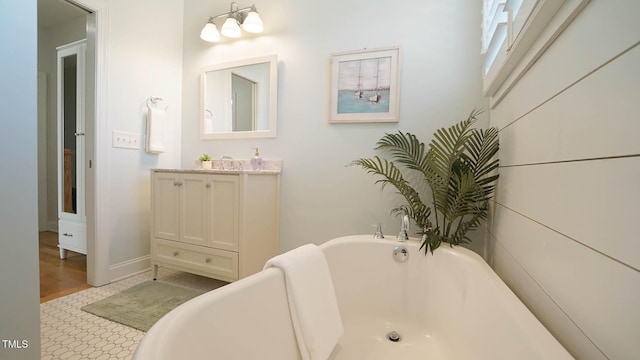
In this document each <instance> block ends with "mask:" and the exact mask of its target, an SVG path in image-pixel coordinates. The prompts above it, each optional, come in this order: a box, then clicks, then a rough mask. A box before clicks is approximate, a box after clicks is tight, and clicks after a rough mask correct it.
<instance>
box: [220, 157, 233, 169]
mask: <svg viewBox="0 0 640 360" xmlns="http://www.w3.org/2000/svg"><path fill="white" fill-rule="evenodd" d="M225 160H229V162H230V165H231V168H230V169H229V170H233V158H232V157H231V156H220V161H219V164H220V170H224V161H225Z"/></svg>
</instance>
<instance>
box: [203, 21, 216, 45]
mask: <svg viewBox="0 0 640 360" xmlns="http://www.w3.org/2000/svg"><path fill="white" fill-rule="evenodd" d="M200 38H201V39H202V40H204V41H208V42H218V41H220V33H219V32H218V28H217V27H216V24H214V23H213V19H209V21H208V22H207V23H206V24H205V25H204V27H203V28H202V31H201V32H200Z"/></svg>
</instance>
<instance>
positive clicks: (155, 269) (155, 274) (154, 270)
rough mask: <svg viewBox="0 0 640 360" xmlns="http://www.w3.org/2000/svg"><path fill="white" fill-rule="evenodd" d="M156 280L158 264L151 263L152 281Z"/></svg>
mask: <svg viewBox="0 0 640 360" xmlns="http://www.w3.org/2000/svg"><path fill="white" fill-rule="evenodd" d="M156 280H158V265H157V264H153V281H156Z"/></svg>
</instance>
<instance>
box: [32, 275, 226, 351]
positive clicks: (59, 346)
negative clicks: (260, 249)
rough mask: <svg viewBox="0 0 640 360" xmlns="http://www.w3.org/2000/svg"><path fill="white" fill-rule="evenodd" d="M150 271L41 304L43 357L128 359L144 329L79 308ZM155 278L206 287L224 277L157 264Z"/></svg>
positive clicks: (148, 277)
mask: <svg viewBox="0 0 640 360" xmlns="http://www.w3.org/2000/svg"><path fill="white" fill-rule="evenodd" d="M147 280H151V271H147V272H144V273H142V274H139V275H135V276H132V277H130V278H126V279H123V280H120V281H117V282H114V283H112V284H109V285H105V286H101V287H97V288H91V289H87V290H83V291H80V292H77V293H75V294H71V295H67V296H64V297H61V298H57V299H54V300H51V301H48V302H45V303H42V304H40V333H41V337H42V339H41V342H42V356H41V358H42V359H43V360H59V359H60V360H62V359H65V360H66V359H69V360H75V359H83V360H84V359H99V360H103V359H131V358H132V356H133V353H134V352H135V350H136V347H137V346H138V343H139V342H140V340H142V337H143V336H144V332H142V331H140V330H136V329H134V328H130V327H128V326H125V325H121V324H118V323H115V322H112V321H109V320H106V319H103V318H101V317H98V316H95V315H92V314H89V313H86V312H84V311H82V310H80V308H81V307H83V306H85V305H87V304H90V303H92V302H95V301H98V300H101V299H103V298H106V297H108V296H111V295H113V294H116V293H119V292H121V291H122V290H125V289H127V288H130V287H132V286H134V285H137V284H139V283H142V282H144V281H147ZM158 281H162V282H166V283H170V284H174V285H179V286H184V287H188V288H192V289H197V290H201V291H209V290H213V289H215V288H218V287H220V286H222V285H224V284H226V283H225V282H223V281H219V280H215V279H209V278H205V277H202V276H198V275H193V274H189V273H184V272H179V271H174V270H170V269H165V268H160V271H159V273H158Z"/></svg>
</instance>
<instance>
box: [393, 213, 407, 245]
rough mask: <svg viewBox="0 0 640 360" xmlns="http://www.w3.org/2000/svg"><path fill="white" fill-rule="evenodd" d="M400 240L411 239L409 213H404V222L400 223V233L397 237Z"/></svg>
mask: <svg viewBox="0 0 640 360" xmlns="http://www.w3.org/2000/svg"><path fill="white" fill-rule="evenodd" d="M396 239H398V241H407V240H409V215H406V214H405V215H404V216H403V217H402V223H401V224H400V233H399V234H398V236H397V237H396Z"/></svg>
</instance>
